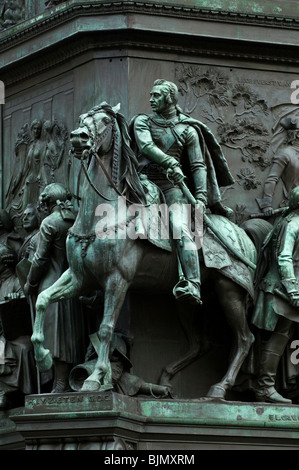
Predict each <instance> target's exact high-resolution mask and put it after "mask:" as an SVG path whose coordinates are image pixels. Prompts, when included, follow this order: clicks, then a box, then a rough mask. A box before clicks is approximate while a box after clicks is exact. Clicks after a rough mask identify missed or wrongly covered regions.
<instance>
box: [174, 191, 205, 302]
mask: <svg viewBox="0 0 299 470" xmlns="http://www.w3.org/2000/svg"><path fill="white" fill-rule="evenodd" d="M165 199H166V202H167V204H168V207H169V221H170V229H171V234H172V236H173V239H174V242H175V245H176V250H177V255H178V258H179V262H180V265H181V269H182V276H181V279H180V280H179V282H178V283H177V284H176V285H175V287H174V289H173V293H174V296H175V298H176V299H178V300H190V301H192V302H195V303H201V296H200V264H199V260H198V252H197V250H198V248H197V245H196V243H195V242H194V240H193V237H192V235H191V205H190V204H189V203H188V201H187V199H186V198H185V197H184V195H183V194H182V192H181V190H180V189H179V188H173V189H171V190H169V191H167V193H166V194H165Z"/></svg>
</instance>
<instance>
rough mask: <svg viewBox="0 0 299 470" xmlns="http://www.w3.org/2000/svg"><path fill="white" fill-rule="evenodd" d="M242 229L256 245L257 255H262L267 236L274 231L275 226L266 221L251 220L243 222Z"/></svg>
mask: <svg viewBox="0 0 299 470" xmlns="http://www.w3.org/2000/svg"><path fill="white" fill-rule="evenodd" d="M241 228H242V229H243V230H245V232H246V233H247V235H248V237H249V238H250V239H251V240H252V242H253V243H254V246H255V248H256V250H257V253H260V251H261V248H262V245H263V243H264V241H265V238H266V236H267V235H268V234H269V232H270V231H271V230H272V228H273V225H272V224H271V223H270V222H268V221H267V220H264V219H258V218H256V219H249V220H246V221H245V222H243V224H242V225H241Z"/></svg>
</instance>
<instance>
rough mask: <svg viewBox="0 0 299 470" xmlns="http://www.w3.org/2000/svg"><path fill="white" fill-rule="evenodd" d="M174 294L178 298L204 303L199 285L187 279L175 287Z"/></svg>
mask: <svg viewBox="0 0 299 470" xmlns="http://www.w3.org/2000/svg"><path fill="white" fill-rule="evenodd" d="M172 292H173V295H174V297H175V299H176V300H179V301H188V302H192V303H193V304H194V303H195V304H197V305H198V304H200V305H201V304H202V300H201V297H200V290H199V287H198V286H197V285H196V284H195V283H193V282H192V281H188V280H187V279H183V280H180V281H179V282H178V283H177V284H176V285H175V286H174V288H173V291H172Z"/></svg>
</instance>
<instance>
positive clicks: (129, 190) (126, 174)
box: [88, 101, 146, 204]
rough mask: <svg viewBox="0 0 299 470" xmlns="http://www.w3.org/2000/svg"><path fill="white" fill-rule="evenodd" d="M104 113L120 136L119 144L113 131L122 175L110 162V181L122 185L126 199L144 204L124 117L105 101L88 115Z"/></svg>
mask: <svg viewBox="0 0 299 470" xmlns="http://www.w3.org/2000/svg"><path fill="white" fill-rule="evenodd" d="M102 110H103V111H105V112H106V113H107V114H109V115H110V116H112V117H113V118H114V119H116V122H117V124H118V127H119V132H120V136H121V142H118V138H117V132H116V129H114V133H115V134H114V145H121V157H120V158H121V160H122V162H121V165H120V168H121V169H122V174H121V175H118V173H117V169H118V162H117V161H113V162H112V181H113V182H114V183H115V184H117V183H118V182H119V183H123V185H124V189H123V194H124V196H126V197H127V199H128V200H130V201H133V202H135V203H138V204H146V194H145V190H144V186H143V185H142V183H141V180H140V178H139V174H138V171H137V168H138V160H137V157H136V155H135V153H134V151H133V150H132V148H131V137H130V134H129V126H128V123H127V121H126V119H125V117H124V116H123V115H122V114H121V113H119V112H115V111H114V109H113V108H112V106H111V105H109V104H108V103H106V102H105V101H104V102H103V103H101V104H99V105H98V106H95V107H94V108H92V109H91V110H90V111H89V113H88V114H93V113H97V112H100V111H102Z"/></svg>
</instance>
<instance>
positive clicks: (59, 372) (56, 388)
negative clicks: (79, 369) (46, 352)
mask: <svg viewBox="0 0 299 470" xmlns="http://www.w3.org/2000/svg"><path fill="white" fill-rule="evenodd" d="M70 370H71V365H70V364H68V363H67V362H63V361H59V360H55V362H54V372H55V379H54V384H53V388H52V390H51V393H64V392H71V391H72V389H71V387H70V385H69V374H70Z"/></svg>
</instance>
